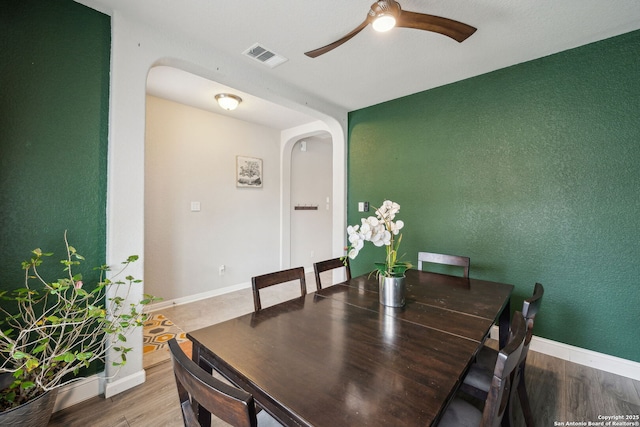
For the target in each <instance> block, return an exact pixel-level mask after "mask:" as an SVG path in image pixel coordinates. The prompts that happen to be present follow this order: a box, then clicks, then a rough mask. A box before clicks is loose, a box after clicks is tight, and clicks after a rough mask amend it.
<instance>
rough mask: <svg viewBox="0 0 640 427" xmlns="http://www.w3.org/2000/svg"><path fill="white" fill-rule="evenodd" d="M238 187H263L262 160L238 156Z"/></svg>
mask: <svg viewBox="0 0 640 427" xmlns="http://www.w3.org/2000/svg"><path fill="white" fill-rule="evenodd" d="M236 186H237V187H251V188H259V187H262V159H258V158H256V157H245V156H236Z"/></svg>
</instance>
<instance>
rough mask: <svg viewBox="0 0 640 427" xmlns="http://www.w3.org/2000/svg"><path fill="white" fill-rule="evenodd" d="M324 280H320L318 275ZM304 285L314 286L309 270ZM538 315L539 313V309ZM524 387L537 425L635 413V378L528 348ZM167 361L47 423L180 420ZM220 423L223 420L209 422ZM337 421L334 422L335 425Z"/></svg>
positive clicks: (219, 312) (212, 307) (245, 306)
mask: <svg viewBox="0 0 640 427" xmlns="http://www.w3.org/2000/svg"><path fill="white" fill-rule="evenodd" d="M323 283H324V280H323ZM307 291H308V292H313V291H315V279H314V278H313V274H311V275H308V276H307ZM298 293H299V288H297V285H296V284H293V286H291V287H289V288H285V289H281V288H278V289H277V290H274V292H273V293H271V294H263V293H262V292H261V298H262V301H263V305H264V306H265V307H266V306H268V305H271V304H274V303H277V302H278V301H284V300H286V299H289V298H292V297H295V296H296V295H297V294H298ZM251 311H253V297H252V295H251V291H250V290H242V291H238V292H234V293H231V294H227V295H223V296H219V297H215V298H209V299H207V300H202V301H197V302H194V303H191V304H185V305H181V306H176V307H171V308H167V309H163V310H161V312H162V313H163V314H164V315H165V316H167V317H168V318H169V319H171V320H172V321H173V322H174V323H175V324H176V325H178V326H179V327H180V328H182V329H183V330H185V331H192V330H196V329H199V328H201V327H204V326H207V325H209V324H214V323H218V322H221V321H224V320H227V319H231V318H233V317H237V316H239V315H241V314H244V313H249V312H251ZM540 315H544V313H543V312H541V313H540ZM526 376H527V378H526V380H527V381H526V382H527V390H528V392H529V398H530V401H531V407H532V410H533V413H534V416H535V418H536V425H537V426H538V427H546V426H557V425H562V424H560V423H567V422H579V421H584V422H589V421H591V422H597V421H599V419H598V416H610V415H623V416H624V415H639V414H640V381H634V380H631V379H629V378H625V377H621V376H619V375H615V374H610V373H607V372H603V371H599V370H596V369H592V368H588V367H585V366H583V365H578V364H575V363H571V362H567V361H564V360H562V359H558V358H555V357H551V356H547V355H545V354H542V353H536V352H533V351H531V352H529V356H528V358H527V372H526ZM515 405H516V407H515V408H514V409H515V415H516V419H515V426H516V427H520V426H524V422H523V420H522V415H521V411H520V406H519V403H517V402H516V403H515ZM182 425H183V424H182V416H181V414H180V407H179V405H178V394H177V391H176V386H175V382H174V379H173V373H172V370H171V364H170V363H169V361H168V360H167V361H166V362H162V363H159V364H157V365H155V366H152V367H150V368H148V369H147V381H146V382H145V383H144V384H142V385H140V386H137V387H135V388H133V389H131V390H128V391H125V392H123V393H120V394H118V395H116V396H114V397H112V398H109V399H104V398H102V397H94V398H92V399H89V400H87V401H85V402H83V403H80V404H78V405H75V406H73V407H71V408H67V409H64V410H62V411H59V412H57V413H55V414H54V415H53V417H52V419H51V421H50V423H49V427H58V426H59V427H63V426H64V427H74V426H78V427H84V426H92V427H149V426H154V427H155V426H167V427H173V426H175V427H179V426H182ZM212 425H214V426H224V425H225V424H224V423H220V422H218V424H216V423H215V421H214V423H213V424H212ZM336 427H340V426H336Z"/></svg>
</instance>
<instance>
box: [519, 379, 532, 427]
mask: <svg viewBox="0 0 640 427" xmlns="http://www.w3.org/2000/svg"><path fill="white" fill-rule="evenodd" d="M518 397H519V399H520V406H521V407H522V414H523V415H524V422H525V424H526V425H527V427H534V426H535V422H534V421H533V413H532V412H531V405H530V404H529V396H528V395H527V387H526V386H525V384H524V370H523V371H522V378H520V383H518Z"/></svg>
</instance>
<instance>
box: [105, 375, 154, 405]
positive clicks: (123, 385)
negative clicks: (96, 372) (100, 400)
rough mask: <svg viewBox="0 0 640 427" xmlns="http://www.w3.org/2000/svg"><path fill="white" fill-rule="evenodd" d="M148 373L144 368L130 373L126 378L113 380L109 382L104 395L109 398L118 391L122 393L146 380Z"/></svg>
mask: <svg viewBox="0 0 640 427" xmlns="http://www.w3.org/2000/svg"><path fill="white" fill-rule="evenodd" d="M146 378H147V374H146V372H145V371H144V369H142V370H140V371H138V372H135V373H133V374H131V375H128V376H126V377H124V378H120V379H118V380H116V381H113V382H108V383H106V384H105V387H104V397H105V399H108V398H110V397H113V396H115V395H116V394H118V393H122V392H123V391H125V390H129V389H130V388H133V387H135V386H137V385H140V384H142V383H144V382H145V380H146Z"/></svg>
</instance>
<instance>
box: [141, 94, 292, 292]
mask: <svg viewBox="0 0 640 427" xmlns="http://www.w3.org/2000/svg"><path fill="white" fill-rule="evenodd" d="M279 145H280V131H278V130H275V129H270V128H267V127H264V126H260V125H255V124H251V123H247V122H244V121H240V120H235V119H229V118H227V117H224V116H222V115H218V114H214V113H211V112H206V111H203V110H199V109H196V108H192V107H188V106H185V105H181V104H177V103H174V102H171V101H166V100H163V99H159V98H156V97H152V96H147V115H146V137H145V233H144V235H145V271H144V273H145V274H144V277H145V291H146V292H148V293H151V294H153V295H157V296H160V297H162V298H164V299H165V300H175V299H180V298H184V297H189V296H192V295H196V294H201V293H210V292H211V291H214V290H216V289H223V288H226V287H232V286H237V285H239V284H240V285H243V284H244V285H246V284H248V283H249V282H250V278H251V276H254V275H256V274H262V273H267V272H270V271H274V270H277V269H278V267H279V251H278V248H279V231H280V230H279V218H280V216H279V212H280V160H279ZM236 155H243V156H250V157H259V158H261V159H262V160H263V167H264V183H263V187H262V188H237V187H236V184H235V169H236ZM191 202H200V205H201V210H200V211H199V212H192V211H191ZM221 265H224V266H225V273H224V275H222V276H221V275H219V267H220V266H221Z"/></svg>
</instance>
